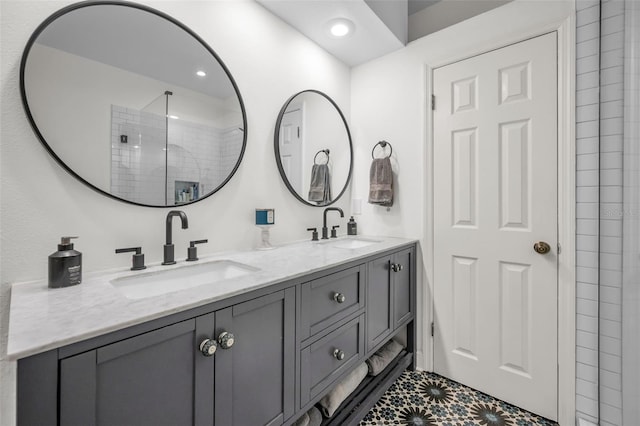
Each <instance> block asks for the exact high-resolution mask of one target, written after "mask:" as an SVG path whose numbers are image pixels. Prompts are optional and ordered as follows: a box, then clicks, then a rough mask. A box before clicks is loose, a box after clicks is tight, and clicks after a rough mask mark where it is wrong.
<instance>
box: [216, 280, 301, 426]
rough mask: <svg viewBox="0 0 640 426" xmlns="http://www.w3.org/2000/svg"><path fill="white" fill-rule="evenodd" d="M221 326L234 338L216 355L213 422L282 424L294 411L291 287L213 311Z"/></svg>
mask: <svg viewBox="0 0 640 426" xmlns="http://www.w3.org/2000/svg"><path fill="white" fill-rule="evenodd" d="M224 331H229V332H231V333H233V335H234V340H235V341H234V343H233V346H232V347H231V348H229V349H221V348H220V346H219V347H218V350H217V351H216V354H215V358H216V368H215V376H216V380H215V394H216V398H215V424H216V425H255V426H262V425H280V424H282V423H283V422H284V421H285V420H286V419H287V418H288V417H290V416H291V415H292V414H293V410H294V407H293V403H294V389H295V385H294V374H295V368H294V365H295V342H294V338H295V288H293V287H291V288H288V289H286V290H283V291H279V292H277V293H272V294H269V295H266V296H262V297H259V298H257V299H253V300H249V301H248V302H244V303H240V304H237V305H234V306H232V307H230V308H226V309H224V310H222V311H218V312H217V313H216V335H217V336H219V335H220V334H221V333H222V332H224Z"/></svg>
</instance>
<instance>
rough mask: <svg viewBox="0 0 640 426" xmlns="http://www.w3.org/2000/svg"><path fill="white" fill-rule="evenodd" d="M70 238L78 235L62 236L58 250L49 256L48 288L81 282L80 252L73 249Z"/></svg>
mask: <svg viewBox="0 0 640 426" xmlns="http://www.w3.org/2000/svg"><path fill="white" fill-rule="evenodd" d="M72 238H78V237H62V239H61V241H60V244H58V251H57V252H55V253H52V254H51V255H50V256H49V288H62V287H69V286H72V285H76V284H80V283H81V282H82V253H80V252H79V251H77V250H74V249H73V244H72V243H71V239H72Z"/></svg>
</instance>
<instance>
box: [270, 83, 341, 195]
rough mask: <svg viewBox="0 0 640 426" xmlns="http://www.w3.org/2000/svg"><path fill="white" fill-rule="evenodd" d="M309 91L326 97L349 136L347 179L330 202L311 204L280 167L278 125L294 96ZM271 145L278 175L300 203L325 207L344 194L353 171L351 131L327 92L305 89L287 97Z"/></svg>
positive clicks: (279, 114)
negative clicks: (299, 192)
mask: <svg viewBox="0 0 640 426" xmlns="http://www.w3.org/2000/svg"><path fill="white" fill-rule="evenodd" d="M309 92H310V93H316V94H318V95H321V96H323V97H324V98H325V99H327V100H328V101H329V102H331V105H333V107H334V108H335V109H336V111H337V112H338V114H339V115H340V118H341V119H342V123H343V124H344V128H345V130H346V131H347V137H348V138H349V154H350V158H349V173H348V174H347V181H346V182H345V183H344V187H343V188H342V190H341V191H340V193H339V194H338V195H337V196H335V197H334V198H333V200H331V202H330V203H327V204H313V203H310V202H309V201H307V200H305V199H304V198H302V197H301V196H300V194H298V193H297V192H296V190H295V189H294V188H293V186H291V183H290V182H289V179H288V178H287V175H286V173H285V171H284V168H283V167H282V161H280V125H281V124H282V117H284V114H285V112H286V111H287V107H288V106H289V104H290V103H291V101H293V100H294V99H295V98H296V96H298V95H300V94H302V93H309ZM273 147H274V152H275V156H276V164H277V165H278V171H279V172H280V177H282V180H283V181H284V184H285V185H286V186H287V189H289V192H291V194H293V196H294V197H296V198H297V199H298V200H299V201H300V202H301V203H303V204H306V205H308V206H312V207H327V206H330V205H332V204H333V203H335V202H336V201H338V200H339V199H340V197H342V194H344V193H345V191H346V190H347V188H348V187H349V183H350V182H351V174H352V172H353V141H352V140H351V132H350V131H349V125H348V124H347V120H346V119H345V118H344V114H342V110H340V107H338V105H337V104H336V103H335V101H334V100H333V99H331V98H330V97H329V96H328V95H327V94H325V93H323V92H321V91H319V90H315V89H307V90H302V91H300V92H298V93H296V94H294V95H293V96H291V97H290V98H289V99H287V101H286V102H285V103H284V105H283V106H282V108H281V109H280V112H279V113H278V119H277V120H276V128H275V131H274V136H273Z"/></svg>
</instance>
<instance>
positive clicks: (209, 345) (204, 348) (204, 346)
mask: <svg viewBox="0 0 640 426" xmlns="http://www.w3.org/2000/svg"><path fill="white" fill-rule="evenodd" d="M217 348H218V345H216V342H214V341H213V340H211V339H204V340H203V341H202V343H200V352H201V353H202V355H204V356H213V354H215V353H216V349H217Z"/></svg>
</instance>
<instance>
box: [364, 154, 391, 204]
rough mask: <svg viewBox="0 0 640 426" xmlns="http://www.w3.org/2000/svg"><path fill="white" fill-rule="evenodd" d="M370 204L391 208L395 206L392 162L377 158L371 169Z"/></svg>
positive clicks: (387, 159) (387, 158)
mask: <svg viewBox="0 0 640 426" xmlns="http://www.w3.org/2000/svg"><path fill="white" fill-rule="evenodd" d="M369 203H370V204H380V205H382V206H387V207H390V206H392V205H393V171H392V170H391V160H389V157H386V158H375V159H374V160H373V161H372V162H371V168H370V169H369Z"/></svg>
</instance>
